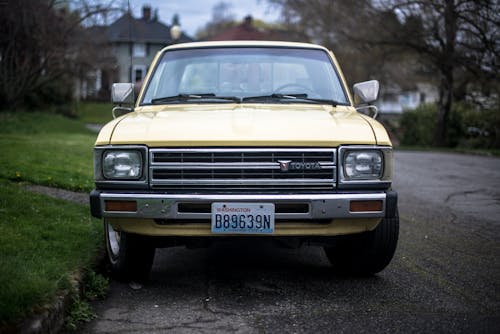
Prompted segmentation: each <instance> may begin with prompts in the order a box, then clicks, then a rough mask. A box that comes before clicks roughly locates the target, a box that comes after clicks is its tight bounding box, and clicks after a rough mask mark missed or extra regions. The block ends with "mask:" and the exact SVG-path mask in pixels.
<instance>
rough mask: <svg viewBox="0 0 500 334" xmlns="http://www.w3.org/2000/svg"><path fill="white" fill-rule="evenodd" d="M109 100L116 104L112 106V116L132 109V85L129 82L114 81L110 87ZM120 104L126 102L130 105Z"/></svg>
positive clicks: (117, 115) (115, 116)
mask: <svg viewBox="0 0 500 334" xmlns="http://www.w3.org/2000/svg"><path fill="white" fill-rule="evenodd" d="M111 101H112V102H113V104H117V105H118V106H116V107H114V108H113V117H114V118H117V117H119V116H122V115H125V114H128V113H129V112H132V111H134V108H133V107H132V105H133V104H134V85H133V84H131V83H114V84H113V86H112V87H111ZM122 104H128V105H130V107H122Z"/></svg>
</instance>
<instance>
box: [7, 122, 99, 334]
mask: <svg viewBox="0 0 500 334" xmlns="http://www.w3.org/2000/svg"><path fill="white" fill-rule="evenodd" d="M86 117H87V118H86V120H85V121H82V120H80V119H78V120H75V119H68V118H65V117H63V116H60V115H55V114H50V113H40V112H38V113H37V112H33V113H26V112H16V113H0V144H1V145H2V147H3V152H2V158H1V159H0V287H1V289H0V332H1V331H2V326H11V325H12V324H13V323H16V322H17V321H19V319H22V318H23V317H24V316H26V315H27V314H29V313H31V312H36V311H37V310H38V309H39V308H40V307H43V305H44V303H47V302H50V301H51V300H52V299H53V298H54V296H55V295H56V294H57V293H59V292H60V291H64V290H67V289H70V288H71V284H70V280H69V278H70V277H71V276H72V274H73V273H74V272H76V271H78V270H80V271H82V270H84V271H85V272H88V270H87V269H88V268H90V267H91V265H92V263H93V261H94V260H95V259H96V258H97V254H98V251H99V249H100V247H101V246H102V244H103V241H102V233H103V232H102V226H101V223H100V222H99V221H98V220H96V219H93V218H91V217H90V212H89V208H88V206H86V205H78V204H73V203H69V202H66V201H63V200H57V199H53V198H50V197H47V196H43V195H38V194H34V193H32V192H29V191H27V190H25V188H24V185H25V184H26V183H33V184H40V185H46V186H53V187H58V188H64V189H69V190H79V191H85V192H87V191H89V190H91V189H92V188H93V175H92V174H93V172H92V170H93V166H92V165H93V163H92V158H93V157H92V149H93V146H94V142H95V139H96V136H97V134H96V133H94V132H92V131H90V130H87V129H86V128H85V124H84V123H85V122H87V121H88V120H90V119H91V116H86ZM96 280H97V279H96V278H95V277H94V281H96ZM101 285H102V286H104V285H103V284H101ZM103 289H104V288H103ZM101 290H102V289H101ZM101 294H102V292H99V295H101ZM75 321H76V320H75ZM6 328H8V327H6Z"/></svg>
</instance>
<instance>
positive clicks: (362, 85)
mask: <svg viewBox="0 0 500 334" xmlns="http://www.w3.org/2000/svg"><path fill="white" fill-rule="evenodd" d="M378 90H379V83H378V80H370V81H364V82H359V83H357V84H354V86H353V91H354V103H355V104H360V103H370V102H374V101H375V100H377V97H378Z"/></svg>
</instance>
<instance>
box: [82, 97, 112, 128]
mask: <svg viewBox="0 0 500 334" xmlns="http://www.w3.org/2000/svg"><path fill="white" fill-rule="evenodd" d="M76 110H77V112H76V113H77V115H78V118H79V119H80V120H81V121H82V122H85V123H94V124H106V123H107V122H109V121H111V120H112V119H113V115H112V114H111V111H112V110H113V105H112V104H111V102H110V103H105V102H82V103H79V104H78V106H77V108H76Z"/></svg>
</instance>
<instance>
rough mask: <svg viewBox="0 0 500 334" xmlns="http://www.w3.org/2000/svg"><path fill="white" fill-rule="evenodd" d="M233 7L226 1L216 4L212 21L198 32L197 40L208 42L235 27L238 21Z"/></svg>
mask: <svg viewBox="0 0 500 334" xmlns="http://www.w3.org/2000/svg"><path fill="white" fill-rule="evenodd" d="M231 7H232V5H231V4H230V3H227V2H224V1H221V2H218V3H217V4H215V5H214V6H213V8H212V19H211V20H210V22H208V23H207V24H206V25H205V26H204V27H203V28H202V29H200V30H198V31H197V32H196V38H198V39H200V40H206V39H209V38H210V37H212V36H214V35H216V34H218V33H219V32H221V31H223V30H225V29H227V28H230V27H234V26H235V25H236V21H235V19H234V17H235V16H234V13H233V12H232V11H231Z"/></svg>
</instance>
